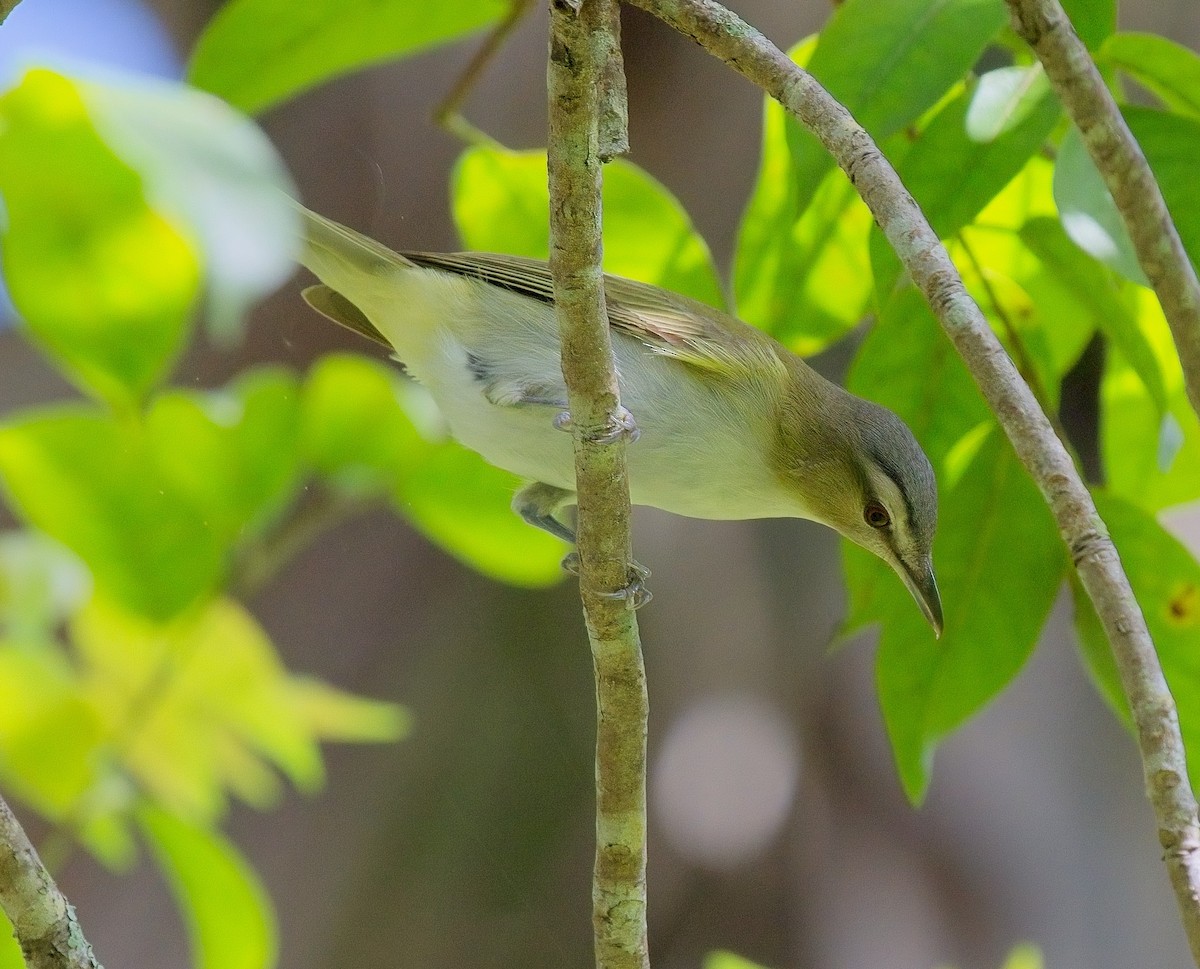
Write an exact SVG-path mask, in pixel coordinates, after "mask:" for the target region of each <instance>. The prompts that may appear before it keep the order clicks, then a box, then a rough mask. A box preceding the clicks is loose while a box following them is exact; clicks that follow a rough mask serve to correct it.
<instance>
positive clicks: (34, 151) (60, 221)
mask: <svg viewBox="0 0 1200 969" xmlns="http://www.w3.org/2000/svg"><path fill="white" fill-rule="evenodd" d="M50 159H53V164H50V163H48V160H50ZM0 194H2V195H3V198H4V206H5V209H6V213H7V224H6V226H5V229H4V234H3V239H2V240H0V246H2V250H3V253H2V254H3V261H4V275H5V280H6V282H7V284H8V287H9V292H10V294H11V296H12V299H13V302H14V304H15V305H16V307H17V310H18V311H19V313H20V315H21V317H22V318H23V319H24V321H25V323H26V326H27V327H28V330H29V333H30V336H31V337H32V338H33V339H34V340H35V341H36V342H37V344H38V345H39V346H40V347H41V348H42V349H43V350H44V351H45V352H47V353H48V354H49V355H50V356H51V357H52V358H53V359H54V361H55V363H56V364H57V365H58V366H59V367H61V368H62V369H63V370H64V372H66V373H67V375H68V376H69V377H70V378H71V379H72V380H74V381H75V382H76V383H78V384H79V385H80V386H81V387H82V388H84V389H85V390H87V391H88V392H90V393H93V394H95V395H97V396H99V397H101V398H103V399H105V400H108V401H110V402H113V403H119V404H122V405H125V406H129V405H131V404H132V403H134V402H136V401H137V400H138V399H139V398H140V397H142V395H144V394H145V393H146V392H147V391H148V390H149V389H150V388H151V387H152V386H153V385H154V384H155V383H157V382H158V381H159V380H160V379H161V378H162V377H163V376H164V374H165V373H166V372H167V370H168V369H169V368H170V367H171V365H172V364H173V362H174V360H175V357H176V356H177V354H178V353H179V350H180V348H181V347H182V345H183V342H184V340H185V338H186V336H187V334H188V327H189V317H190V314H191V307H192V302H193V300H194V298H195V295H196V291H197V287H198V284H199V268H198V266H197V262H196V257H195V255H194V254H193V252H192V250H191V248H190V247H189V246H188V244H187V242H185V240H184V239H183V237H182V236H181V235H180V233H179V232H178V231H177V230H176V228H175V227H173V226H172V225H171V223H169V222H168V221H167V220H166V219H164V218H163V217H162V216H161V215H159V214H158V213H157V212H156V211H155V210H153V209H152V208H151V207H150V206H149V205H148V204H147V200H146V197H145V193H144V191H143V185H142V180H141V178H140V177H139V175H138V173H137V172H135V171H134V170H133V169H132V168H130V167H129V166H128V165H127V164H126V163H125V162H123V161H121V160H120V159H119V158H118V157H117V156H116V155H114V154H113V153H112V151H111V150H110V149H109V147H108V146H107V145H106V144H104V142H103V141H102V140H101V139H100V137H99V135H98V134H97V132H96V129H95V128H94V127H93V126H92V122H91V121H90V120H89V117H88V112H87V109H86V105H85V102H84V99H83V97H82V96H81V94H80V91H79V89H78V88H77V87H76V86H75V85H73V84H72V82H71V81H69V80H67V79H66V78H64V77H61V76H59V75H57V74H54V73H52V72H50V71H46V70H34V71H30V72H29V73H28V74H26V75H25V77H24V79H23V80H22V82H21V84H20V85H19V86H18V87H17V88H15V89H13V90H12V91H10V92H8V93H7V94H5V95H4V96H3V97H2V98H0Z"/></svg>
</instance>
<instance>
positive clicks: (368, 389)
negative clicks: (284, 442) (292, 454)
mask: <svg viewBox="0 0 1200 969" xmlns="http://www.w3.org/2000/svg"><path fill="white" fill-rule="evenodd" d="M399 379H400V378H399V377H398V375H397V374H396V372H395V368H394V367H391V366H390V365H388V364H384V363H379V362H377V361H374V360H369V359H366V358H364V357H359V356H352V355H350V354H331V355H329V356H326V357H322V358H321V359H320V360H319V361H317V363H316V364H315V365H314V366H313V368H312V370H311V371H310V373H309V375H308V381H307V383H306V384H305V387H304V403H303V421H302V423H303V442H304V443H303V447H304V452H305V455H306V458H307V460H308V461H309V462H311V463H312V465H313V466H314V467H315V468H316V469H317V471H318V472H319V473H320V474H321V475H323V476H324V477H325V478H327V479H328V480H329V482H330V483H331V484H332V485H333V486H334V487H336V488H337V489H338V490H339V491H342V492H343V493H345V494H349V495H359V496H363V495H371V494H388V493H390V491H391V489H392V488H393V487H395V484H396V482H397V481H399V480H401V479H402V478H403V476H404V475H405V474H406V473H407V471H408V469H409V468H410V467H412V466H413V465H414V464H417V463H419V462H420V461H421V460H423V459H424V458H425V456H427V455H428V454H429V452H430V451H431V446H430V445H429V444H428V442H426V441H425V439H424V438H422V437H421V435H420V434H419V433H418V432H417V430H416V428H415V427H413V425H412V422H411V421H410V420H409V419H408V416H407V414H405V412H404V409H403V407H402V406H401V402H400V385H399Z"/></svg>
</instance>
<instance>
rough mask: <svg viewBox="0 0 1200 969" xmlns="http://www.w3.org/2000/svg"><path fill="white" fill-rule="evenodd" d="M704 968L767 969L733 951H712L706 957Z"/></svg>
mask: <svg viewBox="0 0 1200 969" xmlns="http://www.w3.org/2000/svg"><path fill="white" fill-rule="evenodd" d="M704 969H765V967H763V966H761V965H759V964H758V963H757V962H751V961H750V960H749V959H746V958H743V957H742V956H739V955H737V954H736V953H733V952H724V951H717V952H710V953H709V954H708V955H706V956H705V957H704Z"/></svg>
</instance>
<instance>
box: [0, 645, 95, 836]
mask: <svg viewBox="0 0 1200 969" xmlns="http://www.w3.org/2000/svg"><path fill="white" fill-rule="evenodd" d="M103 736H104V729H103V724H102V722H101V719H100V717H99V716H98V714H97V712H96V710H95V709H94V708H93V706H92V705H91V704H90V703H89V702H88V700H87V698H86V697H85V696H84V695H83V693H82V691H81V689H80V684H79V682H78V678H77V677H76V676H75V673H74V671H73V670H72V668H71V665H70V664H69V663H68V662H67V660H66V658H65V657H64V656H62V655H61V654H60V653H59V652H58V651H57V650H52V649H45V648H43V649H36V650H22V649H18V648H14V647H13V646H0V765H2V766H3V774H4V780H5V787H6V788H8V789H10V790H12V791H13V792H14V793H16V794H17V795H19V796H20V797H22V798H23V799H24V800H26V801H28V802H29V803H30V804H32V805H33V806H34V807H35V808H37V809H38V810H39V811H41V812H42V813H43V814H46V815H47V816H49V817H51V818H55V819H62V818H65V817H66V816H67V815H68V813H69V812H70V810H71V808H72V807H73V806H74V805H75V804H76V802H78V801H79V799H80V798H81V797H82V796H83V794H84V792H85V791H87V790H88V789H89V788H91V787H92V786H93V785H95V784H96V783H97V782H98V781H99V777H100V773H99V772H100V771H101V769H102V764H101V763H100V762H99V759H98V758H97V756H96V748H97V747H98V746H99V744H100V742H101V741H102V739H103Z"/></svg>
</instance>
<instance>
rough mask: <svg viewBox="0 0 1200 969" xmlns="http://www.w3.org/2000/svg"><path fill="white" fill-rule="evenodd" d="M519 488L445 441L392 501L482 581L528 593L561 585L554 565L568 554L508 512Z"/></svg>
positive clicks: (513, 478) (561, 544) (511, 477)
mask: <svg viewBox="0 0 1200 969" xmlns="http://www.w3.org/2000/svg"><path fill="white" fill-rule="evenodd" d="M520 484H521V481H520V479H519V478H517V477H516V475H513V474H510V473H509V472H507V471H501V470H500V469H499V468H494V467H492V466H491V465H490V464H488V463H487V462H486V461H484V460H483V458H481V457H480V456H479V455H478V454H476V453H475V452H474V451H469V450H467V449H466V448H465V447H463V446H462V445H460V444H458V443H456V442H454V441H449V440H447V441H445V442H443V443H442V444H440V445H439V446H438V448H437V450H436V451H435V452H434V453H432V454H431V455H429V457H428V458H426V459H425V460H423V461H422V462H421V463H420V464H419V465H417V466H415V467H414V468H413V469H412V470H411V472H410V473H409V474H408V476H407V477H405V479H404V480H403V481H402V482H401V483H400V486H399V487H398V488H397V490H396V494H395V500H396V504H397V507H398V508H399V510H400V511H401V512H402V513H403V514H404V515H405V517H407V518H408V519H409V520H410V521H411V522H412V523H413V524H414V525H415V526H416V527H417V528H418V529H420V530H421V531H422V532H423V533H424V534H425V535H427V536H428V537H429V538H430V539H431V540H432V541H434V542H435V543H437V544H438V545H440V546H441V547H442V548H444V549H445V550H446V551H447V552H449V553H450V554H451V555H453V556H454V557H455V558H457V559H459V560H460V561H462V562H465V563H466V564H467V565H469V566H471V568H473V569H476V570H478V571H479V572H482V573H483V574H484V575H487V576H491V577H492V578H494V579H499V580H500V581H502V582H509V583H512V584H513V585H519V586H526V587H530V588H536V587H539V586H547V585H554V584H556V583H558V582H560V581H562V578H563V572H562V568H561V567H560V564H559V563H560V562H561V561H562V557H563V556H564V555H565V554H566V552H567V550H568V547H567V545H566V544H565V543H564V542H562V541H560V540H559V539H557V538H555V537H554V536H552V535H549V534H547V533H546V532H544V531H542V530H541V529H539V528H534V527H532V526H531V525H528V524H526V523H525V522H524V521H522V520H521V518H520V517H519V516H518V515H517V514H516V513H515V512H514V511H513V510H512V507H511V504H512V496H513V494H514V493H515V492H516V490H517V488H518V487H520Z"/></svg>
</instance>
